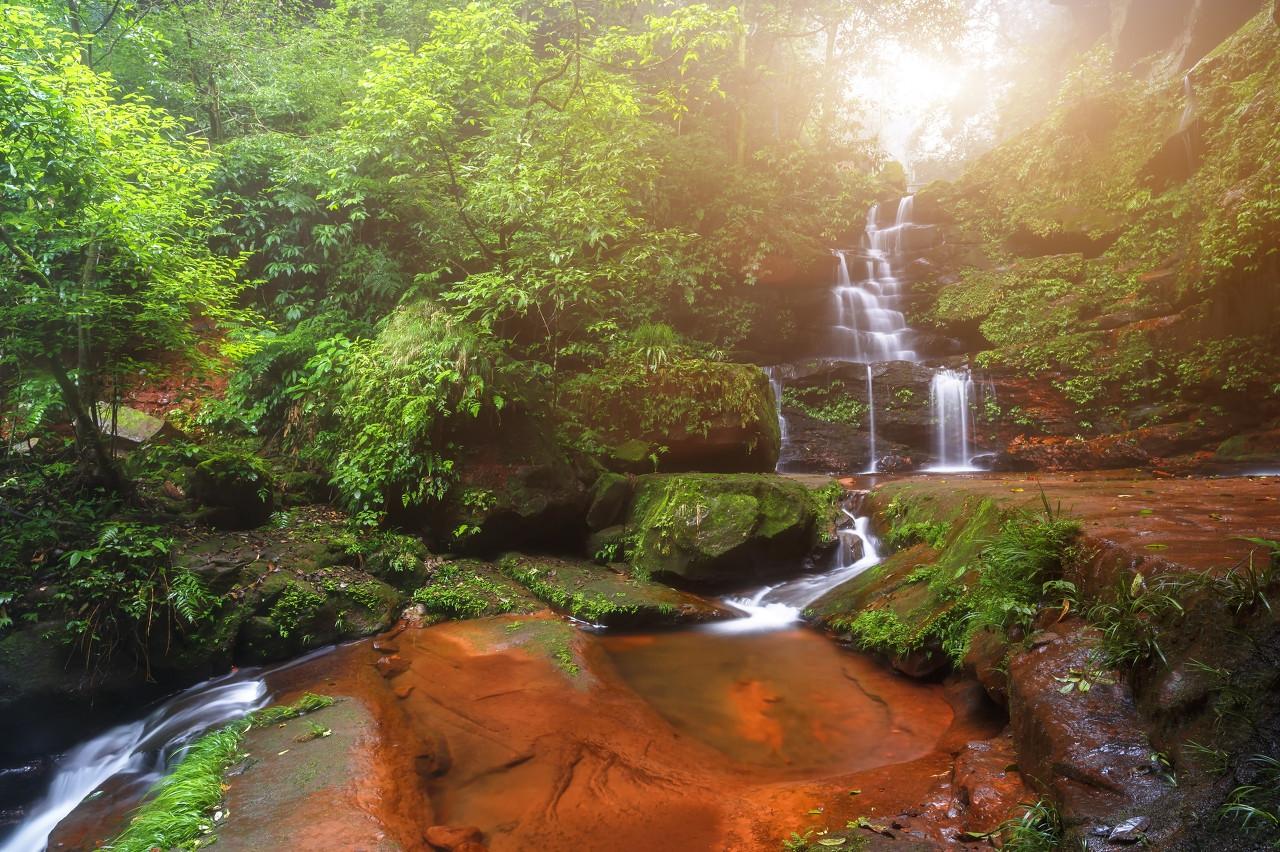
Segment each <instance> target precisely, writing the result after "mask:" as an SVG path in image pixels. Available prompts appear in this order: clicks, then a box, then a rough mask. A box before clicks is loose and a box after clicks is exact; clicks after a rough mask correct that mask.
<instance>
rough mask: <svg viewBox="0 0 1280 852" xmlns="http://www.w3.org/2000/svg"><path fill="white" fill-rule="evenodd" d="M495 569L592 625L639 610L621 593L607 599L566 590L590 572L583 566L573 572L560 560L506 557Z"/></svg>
mask: <svg viewBox="0 0 1280 852" xmlns="http://www.w3.org/2000/svg"><path fill="white" fill-rule="evenodd" d="M498 567H499V568H501V569H502V571H503V572H504V573H505V574H506V575H507V576H509V577H511V578H512V579H513V580H515V581H517V582H518V583H520V584H521V585H523V586H524V587H525V588H527V589H528V590H529V591H531V592H533V593H534V594H535V595H537V596H538V597H539V598H540V599H542V600H544V601H546V602H547V603H549V604H551V605H552V606H553V607H555V608H556V609H558V610H561V611H562V612H567V613H568V614H570V615H572V616H573V617H574V618H580V619H582V620H583V621H589V622H591V623H592V624H602V623H604V622H606V621H609V620H613V619H615V618H616V617H618V616H620V615H629V614H633V613H635V612H636V611H637V610H638V609H639V605H638V604H637V603H635V602H633V601H630V600H627V599H626V598H625V593H624V592H616V593H615V595H614V596H613V597H610V596H608V595H605V594H601V593H599V592H596V591H593V590H592V589H590V588H587V589H582V588H570V587H569V586H570V584H572V583H573V582H574V580H575V579H577V580H578V581H579V582H581V575H582V573H584V572H588V571H590V570H591V569H589V568H587V567H586V566H578V569H579V570H574V569H575V566H574V565H573V564H572V563H569V562H565V561H563V560H538V559H533V558H530V557H526V556H519V555H508V556H504V557H503V558H502V559H501V560H499V562H498Z"/></svg>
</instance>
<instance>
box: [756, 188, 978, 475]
mask: <svg viewBox="0 0 1280 852" xmlns="http://www.w3.org/2000/svg"><path fill="white" fill-rule="evenodd" d="M914 206H915V197H914V196H911V195H908V196H905V197H903V198H902V199H900V200H899V201H898V206H897V210H896V211H895V213H894V216H893V222H892V224H887V225H883V226H882V223H881V215H880V210H881V208H880V205H879V204H876V205H873V206H872V207H871V210H870V211H869V212H868V213H867V223H866V228H865V230H864V234H863V238H862V245H861V246H860V248H858V249H836V250H833V251H832V254H833V255H834V256H835V285H834V286H833V287H832V290H831V325H830V326H829V328H830V335H829V338H828V340H827V342H826V346H825V353H824V354H825V355H826V356H827V357H828V358H831V359H834V360H837V361H846V362H849V363H854V364H865V365H866V371H867V376H866V382H867V406H868V411H867V416H866V425H867V443H868V462H867V467H866V472H868V473H876V472H877V467H878V459H879V455H878V449H879V445H880V442H879V441H878V436H877V434H876V425H877V422H879V423H880V424H881V425H884V424H886V423H892V422H893V421H892V417H893V411H892V410H891V406H890V407H886V408H884V409H882V410H878V409H877V404H876V398H875V378H876V376H877V375H881V376H883V375H884V372H883V369H881V370H880V371H877V370H876V368H875V365H876V364H882V363H884V362H887V361H908V362H911V363H915V364H919V363H920V362H921V361H922V360H923V359H922V358H921V357H920V354H919V352H917V350H916V341H917V339H918V337H919V335H918V334H917V332H916V331H915V330H914V329H912V328H911V327H910V326H908V325H907V318H906V315H905V313H904V307H905V300H906V295H907V294H906V292H905V283H904V281H903V277H902V273H903V268H904V265H905V261H906V259H907V257H908V254H909V253H910V251H911V250H912V243H913V240H914V236H915V234H916V233H917V231H918V230H919V229H920V228H921V227H922V226H918V225H916V224H915V223H914V222H913V221H912V213H913V212H914ZM767 372H768V374H769V382H770V385H771V386H772V389H773V393H774V396H775V399H776V401H777V404H778V422H779V427H780V429H781V431H782V435H783V444H784V446H783V456H786V454H787V448H786V438H787V431H788V430H787V423H786V421H785V419H784V418H783V416H782V393H783V382H782V378H783V372H784V371H783V370H781V369H779V368H776V367H773V368H769V369H768V371H767ZM929 398H930V404H931V405H930V411H931V420H932V423H933V445H932V450H933V454H934V456H935V460H934V464H933V465H932V466H930V467H929V468H928V469H929V470H935V471H940V472H941V471H948V472H954V471H965V470H974V469H975V468H974V467H973V461H972V460H973V452H974V451H973V433H974V417H973V406H974V404H975V402H976V394H975V393H974V381H973V377H972V375H971V374H970V371H969V369H968V368H967V367H964V368H959V369H956V368H952V367H939V368H937V369H936V370H935V371H934V374H933V380H932V382H931V383H930V388H929ZM891 402H892V401H891ZM886 418H887V419H886ZM779 469H783V467H782V460H781V458H780V460H779Z"/></svg>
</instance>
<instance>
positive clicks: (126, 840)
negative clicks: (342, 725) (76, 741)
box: [103, 692, 333, 852]
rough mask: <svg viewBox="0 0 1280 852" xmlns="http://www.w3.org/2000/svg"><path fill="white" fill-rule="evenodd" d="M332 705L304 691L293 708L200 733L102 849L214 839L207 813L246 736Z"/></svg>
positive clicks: (142, 849) (188, 846)
mask: <svg viewBox="0 0 1280 852" xmlns="http://www.w3.org/2000/svg"><path fill="white" fill-rule="evenodd" d="M331 704H333V699H332V698H330V697H329V696H327V695H316V694H315V693H313V692H308V693H306V694H305V695H303V696H302V697H301V698H299V699H298V700H297V701H295V702H294V703H293V704H281V705H276V706H274V707H268V708H266V709H265V710H259V711H258V712H256V713H251V714H249V715H248V716H247V717H245V718H244V719H242V720H240V721H238V722H232V723H231V724H229V725H226V726H224V727H222V728H219V729H217V730H215V731H210V732H209V733H207V734H205V735H203V736H202V737H200V738H199V739H197V740H196V741H195V742H194V743H192V744H191V747H190V748H189V749H187V752H186V754H184V755H183V756H182V759H181V760H180V761H179V762H178V765H177V766H175V767H174V769H173V771H172V772H170V773H169V774H168V775H166V776H165V777H164V778H161V779H160V780H159V781H157V782H156V783H155V784H154V785H152V787H151V789H150V790H148V791H147V798H146V800H145V801H144V802H143V804H142V806H141V807H139V808H138V812H137V814H136V815H135V816H134V818H133V819H132V820H130V821H129V825H128V827H126V828H125V830H124V831H123V832H122V833H121V834H120V836H119V837H117V838H116V839H115V840H113V841H112V842H111V843H109V844H107V845H106V846H104V847H103V849H105V850H110V852H151V850H153V849H178V850H192V849H199V848H201V847H203V846H207V845H209V844H210V843H212V842H213V839H214V836H213V833H214V828H215V825H214V821H213V817H212V813H213V811H214V809H215V808H216V807H217V806H218V804H220V803H221V802H222V794H223V786H222V779H223V776H224V775H225V773H226V771H227V769H229V768H230V767H231V766H232V765H233V764H234V763H235V762H236V761H238V760H239V759H240V757H241V752H240V743H241V741H242V740H243V739H244V735H245V732H246V731H248V730H249V729H250V728H253V727H265V726H267V725H274V724H276V723H279V722H283V721H285V720H287V719H294V718H297V717H298V716H305V715H306V714H307V713H312V712H314V711H316V710H319V709H321V708H323V707H328V706H329V705H331ZM325 730H326V731H327V730H328V729H325ZM324 736H327V734H324Z"/></svg>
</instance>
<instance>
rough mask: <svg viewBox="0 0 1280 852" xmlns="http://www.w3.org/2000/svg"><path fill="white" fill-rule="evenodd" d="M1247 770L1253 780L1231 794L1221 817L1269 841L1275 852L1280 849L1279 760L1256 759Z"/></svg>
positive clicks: (1264, 757) (1248, 765)
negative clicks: (1275, 849) (1249, 771)
mask: <svg viewBox="0 0 1280 852" xmlns="http://www.w3.org/2000/svg"><path fill="white" fill-rule="evenodd" d="M1247 768H1248V769H1250V770H1251V774H1252V776H1253V777H1252V779H1251V780H1250V782H1249V783H1247V784H1241V785H1240V786H1238V787H1236V788H1235V789H1234V790H1232V791H1231V796H1230V798H1229V799H1228V800H1227V803H1226V804H1225V805H1223V806H1222V808H1220V809H1219V811H1218V815H1219V817H1220V818H1221V819H1224V820H1231V821H1233V822H1235V823H1237V824H1238V825H1239V826H1240V827H1241V828H1243V829H1245V830H1246V831H1250V832H1252V833H1254V834H1257V835H1260V836H1261V837H1262V838H1270V842H1271V846H1272V848H1277V849H1280V792H1278V791H1280V759H1277V758H1275V757H1273V756H1271V755H1265V754H1258V755H1254V756H1253V757H1252V758H1250V759H1249V760H1248V762H1247Z"/></svg>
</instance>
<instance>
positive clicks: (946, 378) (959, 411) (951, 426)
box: [929, 369, 976, 473]
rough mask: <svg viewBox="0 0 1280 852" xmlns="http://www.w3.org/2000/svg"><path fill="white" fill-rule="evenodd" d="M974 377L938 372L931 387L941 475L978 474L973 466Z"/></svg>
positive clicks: (964, 372)
mask: <svg viewBox="0 0 1280 852" xmlns="http://www.w3.org/2000/svg"><path fill="white" fill-rule="evenodd" d="M972 399H973V375H972V374H971V373H970V372H969V371H968V370H967V369H965V370H948V369H942V370H938V371H937V372H936V373H934V374H933V381H932V382H930V383H929V401H930V405H931V406H932V408H933V419H934V423H935V426H934V436H935V441H936V444H937V447H936V450H935V452H936V453H937V462H936V463H935V464H934V465H933V467H932V468H930V469H931V470H935V471H938V472H940V473H945V472H961V471H970V470H976V468H974V467H973V465H972V461H971V460H972V458H973V445H972V437H971V436H972V432H973V430H972V419H973V411H972V408H971V407H970V401H971V400H972Z"/></svg>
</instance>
